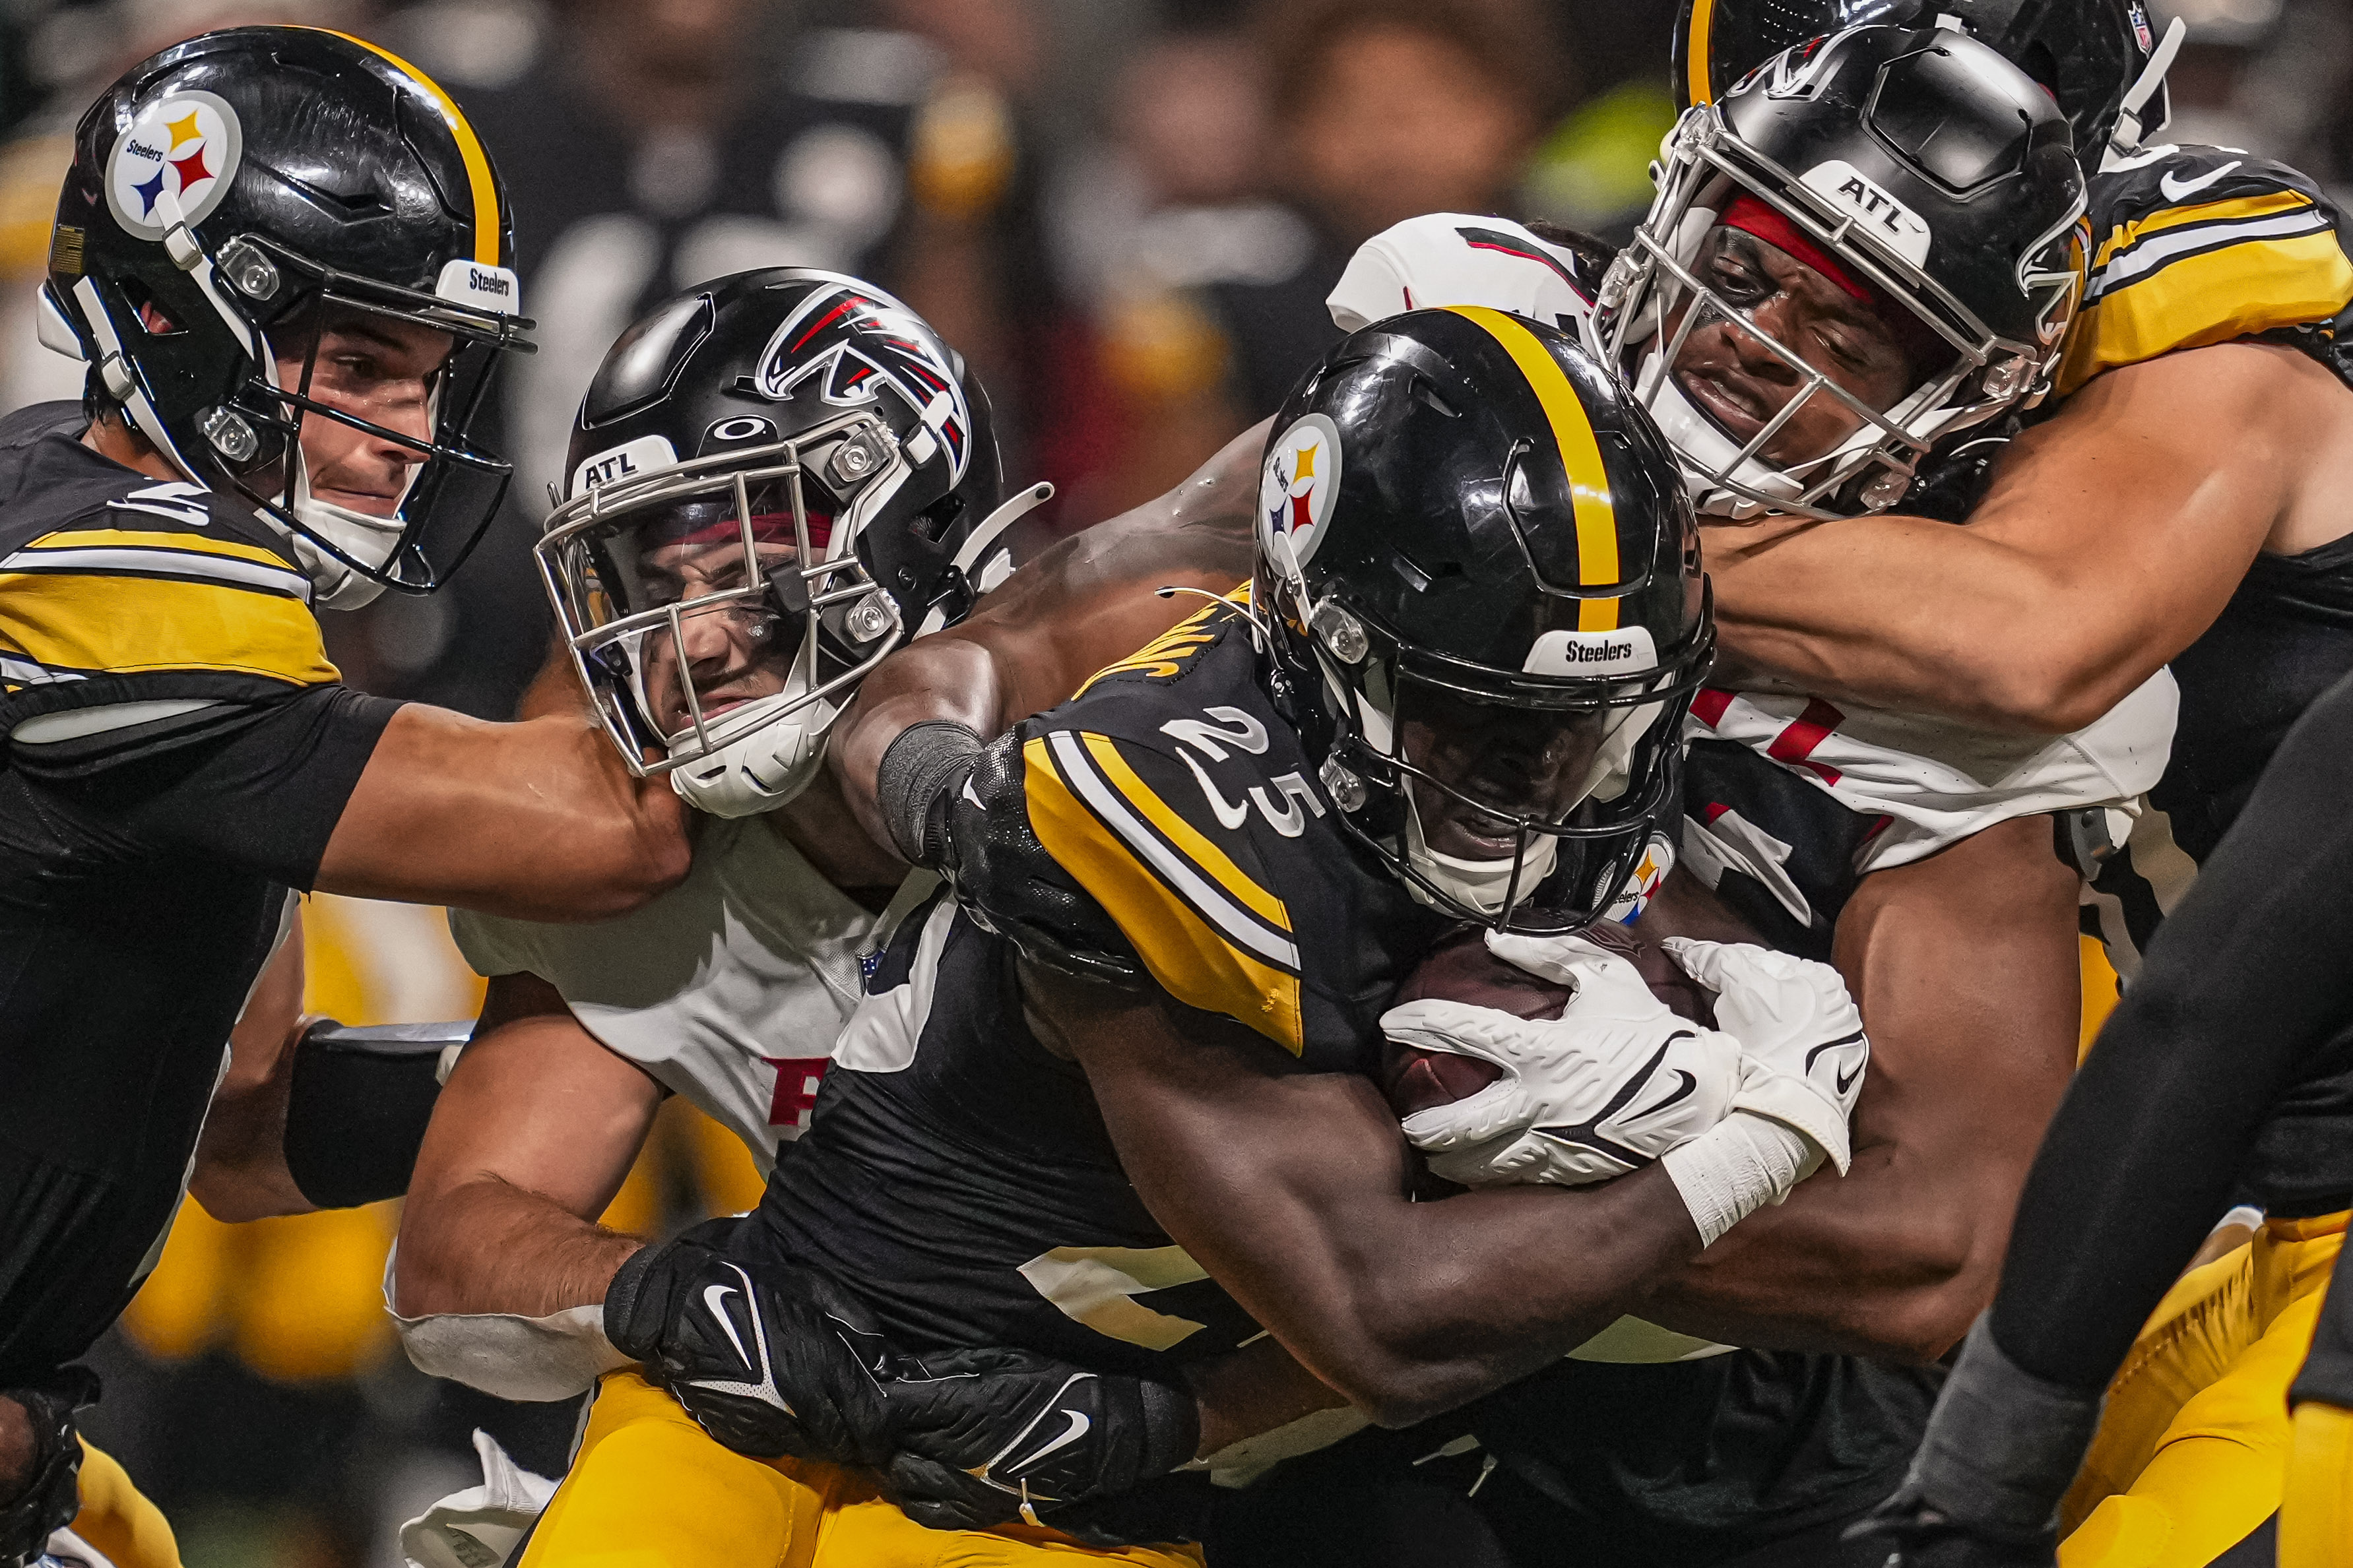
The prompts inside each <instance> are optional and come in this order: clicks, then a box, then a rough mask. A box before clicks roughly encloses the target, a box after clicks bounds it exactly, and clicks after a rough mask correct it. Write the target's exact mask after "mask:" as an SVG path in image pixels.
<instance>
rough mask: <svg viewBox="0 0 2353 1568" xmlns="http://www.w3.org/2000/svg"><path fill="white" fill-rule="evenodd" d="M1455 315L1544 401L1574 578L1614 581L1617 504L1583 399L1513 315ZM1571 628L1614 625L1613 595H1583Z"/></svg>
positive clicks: (1466, 309)
mask: <svg viewBox="0 0 2353 1568" xmlns="http://www.w3.org/2000/svg"><path fill="white" fill-rule="evenodd" d="M1450 309H1451V310H1453V311H1454V312H1455V314H1457V315H1459V316H1463V317H1466V318H1468V319H1469V320H1471V321H1474V322H1476V323H1477V324H1478V325H1480V326H1481V327H1483V328H1485V329H1486V331H1487V335H1488V336H1490V337H1492V338H1493V339H1494V340H1495V341H1496V342H1499V343H1501V344H1503V345H1504V352H1505V353H1509V354H1510V355H1511V356H1512V363H1514V364H1516V365H1518V366H1519V367H1520V374H1522V375H1524V376H1525V377H1527V381H1528V385H1529V387H1530V388H1531V389H1532V390H1534V392H1535V395H1536V401H1537V402H1538V403H1540V404H1542V405H1544V411H1545V418H1546V420H1547V421H1549V422H1550V424H1551V426H1552V438H1553V444H1554V445H1555V446H1556V447H1559V448H1560V459H1561V462H1562V464H1563V465H1564V466H1566V467H1567V469H1568V487H1569V495H1570V504H1571V505H1572V506H1573V507H1574V508H1575V509H1576V512H1577V584H1578V586H1580V587H1596V586H1599V585H1601V584H1609V583H1615V582H1618V581H1619V580H1620V574H1619V569H1618V508H1617V503H1616V502H1615V501H1613V500H1611V499H1610V496H1609V469H1608V468H1606V467H1605V466H1604V465H1603V463H1602V461H1601V443H1600V442H1599V440H1597V439H1595V437H1594V434H1593V421H1592V420H1591V419H1589V418H1588V417H1586V413H1585V403H1584V400H1583V399H1581V398H1579V397H1578V396H1577V388H1575V387H1574V386H1571V385H1570V384H1569V381H1568V373H1567V371H1565V370H1563V369H1561V368H1560V364H1559V363H1558V362H1557V361H1556V360H1555V359H1554V358H1553V357H1552V355H1551V354H1550V353H1547V352H1546V349H1545V346H1544V344H1542V343H1540V342H1537V341H1536V336H1535V333H1534V332H1531V331H1528V329H1527V327H1526V326H1525V324H1524V323H1523V322H1522V321H1520V320H1519V319H1518V318H1517V317H1514V316H1509V315H1506V314H1504V312H1503V311H1501V310H1489V309H1487V308H1486V307H1485V306H1483V305H1455V306H1451V307H1450ZM1617 629H1618V601H1617V600H1616V599H1583V600H1579V601H1578V603H1577V630H1579V631H1581V632H1614V631H1616V630H1617Z"/></svg>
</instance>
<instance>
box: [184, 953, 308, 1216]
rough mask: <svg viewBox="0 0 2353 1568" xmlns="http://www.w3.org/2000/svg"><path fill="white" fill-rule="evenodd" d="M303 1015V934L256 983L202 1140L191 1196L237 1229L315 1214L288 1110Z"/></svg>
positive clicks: (304, 1020) (233, 1035)
mask: <svg viewBox="0 0 2353 1568" xmlns="http://www.w3.org/2000/svg"><path fill="white" fill-rule="evenodd" d="M310 1022H311V1020H310V1018H308V1017H307V1016H304V1014H303V1012H302V927H301V923H300V922H299V921H298V922H297V923H296V924H295V926H294V928H293V930H291V931H289V932H288V933H287V936H286V941H285V942H284V943H283V944H282V945H280V948H279V950H278V952H277V954H276V956H274V957H273V958H271V959H270V961H269V967H268V968H267V969H265V970H263V971H262V972H261V978H260V979H259V981H257V982H255V984H254V987H253V994H252V995H251V996H249V997H248V998H247V999H246V1004H245V1011H244V1012H243V1013H242V1014H240V1015H238V1016H237V1027H236V1028H235V1029H233V1030H231V1031H230V1032H229V1042H228V1053H229V1054H228V1073H227V1077H225V1078H223V1079H221V1084H220V1088H218V1089H216V1090H214V1091H213V1102H212V1105H211V1107H210V1109H208V1110H206V1112H205V1130H204V1134H203V1136H202V1137H200V1138H199V1139H198V1140H197V1141H196V1164H195V1172H194V1173H193V1174H191V1175H190V1177H189V1178H188V1194H189V1195H190V1196H192V1197H194V1198H195V1200H196V1201H197V1202H198V1203H200V1204H202V1205H205V1212H206V1214H208V1215H212V1216H213V1217H214V1218H215V1219H219V1220H227V1221H229V1222H231V1223H235V1222H237V1221H240V1220H248V1219H266V1218H268V1217H269V1216H270V1215H288V1214H306V1213H308V1212H310V1210H311V1209H312V1208H314V1207H315V1206H317V1205H313V1204H312V1203H311V1200H310V1199H309V1198H306V1197H304V1196H303V1195H302V1190H301V1187H299V1186H297V1185H296V1184H295V1182H294V1176H293V1173H292V1172H291V1171H290V1170H289V1169H288V1168H287V1163H286V1110H287V1103H288V1101H289V1100H290V1098H291V1094H292V1089H293V1085H294V1054H295V1050H296V1048H297V1047H298V1046H299V1045H300V1044H301V1038H302V1031H303V1028H304V1026H306V1025H308V1024H309V1023H310Z"/></svg>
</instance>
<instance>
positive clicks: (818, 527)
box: [662, 511, 833, 550]
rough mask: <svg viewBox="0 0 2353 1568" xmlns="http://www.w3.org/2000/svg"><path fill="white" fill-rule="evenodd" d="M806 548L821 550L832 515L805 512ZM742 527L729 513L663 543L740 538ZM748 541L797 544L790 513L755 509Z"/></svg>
mask: <svg viewBox="0 0 2353 1568" xmlns="http://www.w3.org/2000/svg"><path fill="white" fill-rule="evenodd" d="M808 532H809V548H810V549H812V550H823V549H824V548H825V547H826V545H827V544H828V542H831V540H832V538H833V519H832V518H830V517H828V516H827V515H826V514H825V513H824V512H821V511H812V512H810V513H809V514H808ZM742 537H743V531H742V530H741V529H739V528H738V527H737V526H736V524H735V520H734V519H733V518H732V517H729V518H722V519H721V520H720V521H717V522H712V523H705V524H704V525H703V526H702V527H701V528H698V529H694V530H692V531H689V532H686V533H680V534H673V535H672V536H670V538H668V539H665V540H663V541H662V543H664V544H720V543H724V542H726V541H728V540H731V539H741V538H742ZM752 542H753V543H754V544H791V545H798V544H799V543H800V540H799V538H798V536H797V535H796V534H795V533H794V531H793V514H792V513H791V512H788V511H755V512H754V513H753V514H752Z"/></svg>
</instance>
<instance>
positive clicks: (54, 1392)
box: [0, 1366, 98, 1568]
mask: <svg viewBox="0 0 2353 1568" xmlns="http://www.w3.org/2000/svg"><path fill="white" fill-rule="evenodd" d="M97 1397H98V1379H97V1378H96V1377H95V1376H93V1375H92V1374H91V1373H90V1372H89V1371H88V1370H87V1369H85V1368H82V1367H78V1366H69V1367H65V1368H63V1369H61V1370H60V1371H59V1372H58V1374H57V1376H56V1377H55V1378H53V1379H51V1380H50V1381H49V1382H48V1383H47V1384H46V1385H44V1386H42V1387H40V1388H0V1399H5V1400H10V1401H13V1402H14V1403H15V1404H16V1405H20V1406H22V1407H23V1409H24V1412H25V1418H26V1422H28V1423H29V1424H30V1425H31V1426H32V1429H33V1453H32V1462H31V1463H30V1464H29V1465H27V1466H26V1474H25V1477H24V1479H23V1480H22V1481H21V1482H20V1483H19V1484H18V1485H17V1487H16V1489H15V1491H14V1492H13V1494H11V1495H7V1496H0V1568H21V1565H22V1564H24V1563H29V1562H31V1561H32V1560H33V1559H35V1558H37V1557H38V1556H40V1555H41V1553H42V1552H45V1551H47V1549H48V1544H49V1536H50V1535H51V1533H52V1532H54V1531H58V1530H61V1529H63V1528H64V1527H65V1526H67V1525H69V1524H71V1523H72V1522H73V1519H74V1515H75V1514H77V1513H79V1512H80V1511H81V1495H80V1490H79V1480H78V1477H79V1473H80V1470H81V1442H80V1439H79V1437H78V1436H76V1433H75V1430H74V1411H75V1410H77V1409H78V1408H79V1407H80V1406H82V1405H88V1404H89V1403H90V1401H92V1400H94V1399H96V1398H97ZM0 1485H5V1482H0Z"/></svg>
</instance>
